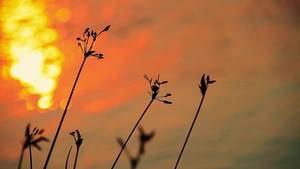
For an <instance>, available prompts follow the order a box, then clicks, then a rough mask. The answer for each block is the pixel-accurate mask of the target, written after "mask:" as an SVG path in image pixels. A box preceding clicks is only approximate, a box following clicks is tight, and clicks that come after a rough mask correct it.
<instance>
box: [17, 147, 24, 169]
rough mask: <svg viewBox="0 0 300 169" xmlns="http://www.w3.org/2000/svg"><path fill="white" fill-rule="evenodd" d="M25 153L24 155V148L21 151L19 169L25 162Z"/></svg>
mask: <svg viewBox="0 0 300 169" xmlns="http://www.w3.org/2000/svg"><path fill="white" fill-rule="evenodd" d="M23 153H24V148H22V151H21V155H20V159H19V165H18V169H21V165H22V161H23Z"/></svg>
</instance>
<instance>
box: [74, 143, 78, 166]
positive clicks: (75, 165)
mask: <svg viewBox="0 0 300 169" xmlns="http://www.w3.org/2000/svg"><path fill="white" fill-rule="evenodd" d="M78 151H79V148H78V147H77V151H76V157H75V162H74V169H75V168H76V163H77V157H78Z"/></svg>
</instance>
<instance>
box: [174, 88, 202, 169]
mask: <svg viewBox="0 0 300 169" xmlns="http://www.w3.org/2000/svg"><path fill="white" fill-rule="evenodd" d="M204 96H205V94H204V95H203V96H202V99H201V102H200V105H199V107H198V110H197V113H196V116H195V118H194V121H193V123H192V125H191V128H190V130H189V133H188V135H187V137H186V139H185V142H184V144H183V147H182V149H181V152H180V154H179V157H178V159H177V162H176V165H175V168H174V169H176V168H177V165H178V163H179V160H180V158H181V155H182V153H183V150H184V148H185V145H186V143H187V141H188V139H189V137H190V134H191V132H192V129H193V127H194V124H195V122H196V119H197V116H198V114H199V111H200V108H201V106H202V103H203V100H204Z"/></svg>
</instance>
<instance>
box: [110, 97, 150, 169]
mask: <svg viewBox="0 0 300 169" xmlns="http://www.w3.org/2000/svg"><path fill="white" fill-rule="evenodd" d="M154 99H155V97H152V99H151V101H150V103H149V104H148V106H147V107H146V109H145V111H144V112H143V114H142V115H141V117H140V119H139V120H138V121H137V123H136V124H135V126H134V128H133V129H132V131H131V133H130V134H129V136H128V138H127V140H126V141H125V143H124V145H123V147H122V149H121V151H120V153H119V155H118V157H117V158H116V160H115V162H114V164H113V166H112V167H111V169H113V168H114V167H115V165H116V163H117V161H118V160H119V157H120V156H121V154H122V152H123V150H124V148H125V146H126V144H127V142H128V140H129V139H130V137H131V135H132V133H133V132H134V130H135V128H136V127H137V126H138V124H139V123H140V121H141V120H142V118H143V116H144V114H145V113H146V111H147V110H148V108H149V107H150V105H151V103H152V102H153V101H154Z"/></svg>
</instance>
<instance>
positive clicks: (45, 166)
mask: <svg viewBox="0 0 300 169" xmlns="http://www.w3.org/2000/svg"><path fill="white" fill-rule="evenodd" d="M85 60H86V57H84V59H83V62H82V64H81V67H80V69H79V72H78V74H77V77H76V80H75V83H74V85H73V88H72V91H71V94H70V97H69V100H68V102H67V105H66V108H65V110H64V113H63V115H62V117H61V120H60V123H59V125H58V128H57V131H56V134H55V137H54V139H53V142H52V145H51V148H50V151H49V153H48V156H47V159H46V162H45V165H44V169H46V168H47V165H48V162H49V160H50V156H51V153H52V151H53V148H54V145H55V142H56V139H57V136H58V134H59V131H60V128H61V126H62V123H63V121H64V118H65V115H66V113H67V110H68V107H69V104H70V101H71V98H72V95H73V92H74V89H75V86H76V83H77V81H78V78H79V75H80V73H81V70H82V67H83V65H84V63H85Z"/></svg>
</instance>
